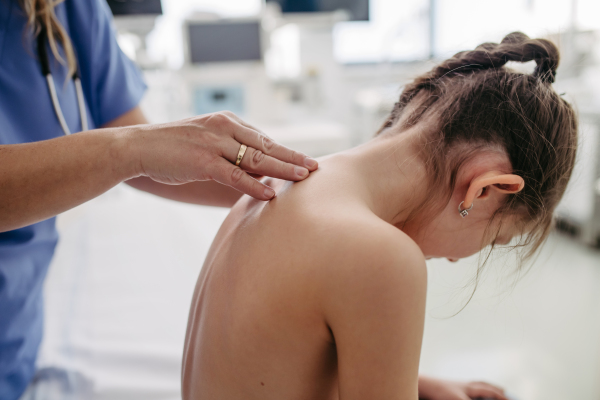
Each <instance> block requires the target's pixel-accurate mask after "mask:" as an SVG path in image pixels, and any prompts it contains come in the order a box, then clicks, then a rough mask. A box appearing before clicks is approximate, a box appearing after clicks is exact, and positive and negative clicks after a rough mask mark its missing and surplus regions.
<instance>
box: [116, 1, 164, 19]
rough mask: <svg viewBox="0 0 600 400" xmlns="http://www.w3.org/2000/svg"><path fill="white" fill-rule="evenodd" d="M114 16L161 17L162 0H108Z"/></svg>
mask: <svg viewBox="0 0 600 400" xmlns="http://www.w3.org/2000/svg"><path fill="white" fill-rule="evenodd" d="M107 2H108V6H109V7H110V10H111V11H112V13H113V15H115V16H117V15H160V14H162V5H161V3H160V0H107Z"/></svg>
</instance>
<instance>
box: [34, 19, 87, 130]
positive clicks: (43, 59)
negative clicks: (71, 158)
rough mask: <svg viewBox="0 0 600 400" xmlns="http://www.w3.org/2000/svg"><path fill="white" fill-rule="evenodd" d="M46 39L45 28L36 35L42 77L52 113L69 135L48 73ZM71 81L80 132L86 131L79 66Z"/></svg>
mask: <svg viewBox="0 0 600 400" xmlns="http://www.w3.org/2000/svg"><path fill="white" fill-rule="evenodd" d="M47 38H48V34H47V33H46V28H42V29H41V31H40V33H39V35H38V43H37V47H38V56H39V57H40V64H41V65H42V75H44V77H46V82H48V91H49V92H50V97H51V98H52V105H53V106H54V111H55V112H56V117H57V118H58V122H60V126H61V127H62V130H63V132H64V133H65V135H70V134H71V131H70V130H69V127H68V126H67V122H66V121H65V116H64V115H63V112H62V108H60V103H59V102H58V96H57V95H56V87H55V86H54V78H52V72H50V62H49V61H48V53H47V51H46V42H47ZM72 79H73V83H74V84H75V91H76V92H77V104H78V106H79V117H80V119H81V131H82V132H83V131H87V130H88V121H87V113H86V110H85V98H84V96H83V88H82V87H81V79H79V66H77V68H75V72H74V73H73V76H72Z"/></svg>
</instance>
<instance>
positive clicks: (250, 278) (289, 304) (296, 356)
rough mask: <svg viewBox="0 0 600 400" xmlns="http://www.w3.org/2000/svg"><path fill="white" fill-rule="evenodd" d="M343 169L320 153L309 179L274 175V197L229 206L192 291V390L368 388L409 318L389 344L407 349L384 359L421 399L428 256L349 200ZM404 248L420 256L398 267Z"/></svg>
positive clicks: (186, 377) (288, 392)
mask: <svg viewBox="0 0 600 400" xmlns="http://www.w3.org/2000/svg"><path fill="white" fill-rule="evenodd" d="M336 175H337V173H336V171H335V166H332V167H329V168H328V167H327V166H323V164H322V166H321V171H319V172H318V173H315V174H314V176H311V177H310V178H309V179H308V180H307V181H306V182H305V183H301V184H291V183H284V182H283V181H270V182H269V184H270V185H271V186H273V187H274V188H275V189H276V190H277V192H278V197H277V198H276V199H274V200H272V201H271V202H269V203H264V202H259V201H256V200H253V199H251V198H249V197H244V198H242V199H241V200H240V201H239V202H238V203H237V204H236V205H235V207H234V208H233V209H232V211H231V213H230V215H229V216H228V218H227V219H226V220H225V222H224V223H223V225H222V227H221V229H220V231H219V233H218V234H217V236H216V238H215V240H214V242H213V245H212V247H211V249H210V252H209V254H208V256H207V259H206V262H205V264H204V267H203V269H202V272H201V274H200V277H199V279H198V282H197V285H196V290H195V292H194V296H193V300H192V306H191V310H190V316H189V322H188V331H187V335H186V342H185V350H184V359H183V398H184V399H242V398H243V399H252V398H256V399H337V398H339V397H340V395H339V391H342V392H344V391H348V392H350V391H352V392H355V394H356V396H357V398H358V397H361V395H360V392H361V391H362V390H361V389H360V388H362V387H363V385H376V384H377V380H378V377H379V376H380V374H381V372H380V371H377V369H379V368H386V365H385V363H386V362H387V361H383V364H381V362H382V361H381V360H382V358H381V357H384V358H385V357H387V358H389V353H388V352H389V351H394V348H393V347H392V348H386V347H387V346H388V344H386V338H387V336H389V335H390V334H394V332H396V333H398V332H399V330H400V329H401V325H404V330H403V333H402V335H404V337H403V338H401V340H396V341H395V342H392V343H390V344H391V345H392V346H394V345H398V346H400V347H403V349H400V348H397V349H396V350H400V351H402V353H403V356H402V357H395V358H394V359H395V360H396V361H392V364H397V365H395V366H394V365H388V366H387V369H388V370H389V372H390V373H393V372H394V371H397V372H398V376H397V378H395V379H394V380H395V381H396V385H394V386H396V387H395V388H389V389H387V388H386V389H385V390H386V391H387V390H390V389H391V390H394V391H395V392H396V394H401V393H407V394H408V393H410V394H411V396H409V397H411V398H415V399H416V393H417V392H416V391H417V388H416V382H417V373H418V372H417V371H418V358H419V352H420V344H421V335H422V328H423V314H424V303H425V281H426V277H425V267H424V260H423V256H422V254H421V253H420V251H419V250H418V248H417V247H416V245H414V243H412V241H410V239H408V238H407V237H404V235H403V234H402V232H401V231H399V230H398V229H396V228H394V227H393V226H391V225H389V224H387V223H385V222H384V221H381V220H380V219H378V218H377V217H376V216H374V215H373V214H372V213H370V212H369V210H368V209H366V208H365V207H362V206H361V205H360V204H359V202H356V201H352V200H349V201H348V202H344V201H341V198H343V196H342V195H343V189H342V190H339V189H340V188H338V187H336V185H335V184H333V182H332V180H331V178H332V177H333V176H336ZM340 187H341V186H340ZM348 198H349V199H350V198H351V196H348ZM403 250H404V251H403ZM403 254H404V255H403ZM403 257H404V259H405V260H408V261H409V262H410V264H411V265H408V266H407V268H405V271H404V272H400V273H399V272H398V271H396V270H397V269H398V268H397V267H398V262H400V263H402V258H403ZM372 268H375V270H373V269H372ZM407 277H408V278H410V281H411V284H410V286H411V287H410V289H409V290H405V291H400V292H398V289H402V287H401V286H403V285H402V284H401V283H400V286H397V285H396V286H394V285H395V282H397V281H398V280H406V279H405V278H407ZM404 286H408V285H406V284H405V285H404ZM392 289H393V292H394V293H392ZM369 301H371V303H370V304H369ZM402 302H403V303H404V306H402V305H401V303H402ZM388 303H397V304H395V305H393V306H392V305H391V304H388ZM398 304H400V306H398ZM384 305H386V306H385V307H384ZM387 305H390V306H389V307H388V306H387ZM407 305H409V307H408V308H407V307H406V306H407ZM390 317H400V319H399V320H398V319H395V318H394V319H393V320H392V319H390ZM386 325H389V326H388V327H387V328H386ZM380 329H386V332H385V333H383V334H381V332H379V333H376V334H374V332H376V331H379V330H380ZM367 336H368V337H370V338H366V337H367ZM355 346H360V347H363V348H362V349H361V348H358V347H356V348H355ZM341 352H343V354H340V353H341ZM398 360H400V361H398ZM338 362H339V363H340V364H342V365H338ZM374 362H375V363H374ZM340 368H343V369H342V370H341V372H342V377H341V378H338V376H339V371H338V369H340ZM369 370H370V373H369ZM355 375H359V376H360V377H361V382H355V381H354V376H355ZM339 379H342V380H343V381H344V382H343V383H344V384H343V385H342V384H340V382H339ZM363 394H365V393H363ZM413 395H414V396H413ZM344 397H354V396H344Z"/></svg>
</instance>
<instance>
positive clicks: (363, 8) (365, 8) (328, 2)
mask: <svg viewBox="0 0 600 400" xmlns="http://www.w3.org/2000/svg"><path fill="white" fill-rule="evenodd" d="M267 1H269V2H273V3H278V4H279V6H280V7H281V11H282V12H283V13H284V14H286V13H315V12H333V11H338V10H345V11H347V12H349V14H350V20H351V21H368V20H369V0H267Z"/></svg>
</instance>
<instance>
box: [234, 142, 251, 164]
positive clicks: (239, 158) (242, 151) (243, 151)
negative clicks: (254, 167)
mask: <svg viewBox="0 0 600 400" xmlns="http://www.w3.org/2000/svg"><path fill="white" fill-rule="evenodd" d="M247 148H248V146H246V145H245V144H243V145H241V146H240V151H238V156H237V160H235V166H236V167H239V166H240V164H241V162H242V158H244V154H246V149H247Z"/></svg>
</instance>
